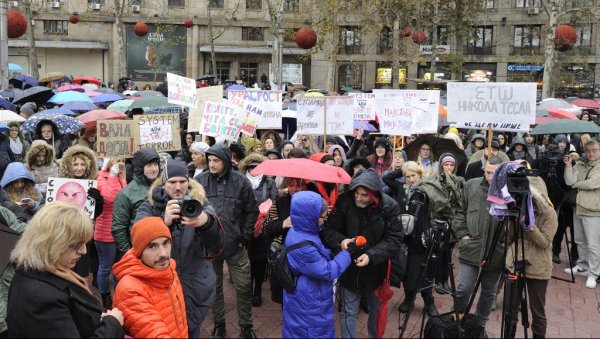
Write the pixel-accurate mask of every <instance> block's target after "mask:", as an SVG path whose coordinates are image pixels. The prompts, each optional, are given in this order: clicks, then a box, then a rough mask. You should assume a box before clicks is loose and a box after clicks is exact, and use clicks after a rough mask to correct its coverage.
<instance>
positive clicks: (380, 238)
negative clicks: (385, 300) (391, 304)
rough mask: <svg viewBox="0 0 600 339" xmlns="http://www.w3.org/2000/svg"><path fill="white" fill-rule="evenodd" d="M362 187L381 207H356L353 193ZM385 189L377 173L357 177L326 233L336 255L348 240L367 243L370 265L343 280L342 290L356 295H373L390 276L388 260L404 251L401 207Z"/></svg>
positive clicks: (347, 273)
mask: <svg viewBox="0 0 600 339" xmlns="http://www.w3.org/2000/svg"><path fill="white" fill-rule="evenodd" d="M359 186H364V187H367V188H369V189H370V190H371V191H373V192H374V193H375V194H376V195H377V196H378V198H379V204H377V206H375V207H372V206H367V207H366V208H359V207H358V206H356V202H355V201H354V193H353V191H354V190H355V189H356V188H357V187H359ZM382 186H383V185H382V183H381V179H379V176H378V175H377V173H376V172H375V171H374V170H373V169H368V170H363V171H360V172H358V173H356V174H355V175H354V178H352V181H351V182H350V186H349V191H347V192H344V193H342V194H341V195H340V197H339V198H338V200H337V202H336V203H335V207H334V209H333V212H332V213H331V214H330V215H329V218H328V219H327V222H326V223H325V228H324V230H323V239H324V240H323V241H324V242H325V244H326V245H327V247H328V248H329V249H331V250H334V251H339V250H341V248H340V243H341V242H342V240H344V239H347V238H354V237H356V236H358V235H362V236H364V237H365V238H366V239H367V244H366V245H365V251H364V253H366V254H367V255H368V256H369V265H367V266H366V267H357V266H356V265H351V266H350V267H349V268H348V269H347V270H346V271H345V272H344V274H343V275H342V277H341V278H340V283H341V284H342V286H344V288H347V289H350V290H353V291H357V290H359V289H362V288H365V289H366V291H373V290H375V289H376V288H377V287H379V286H380V285H381V283H382V282H383V280H384V278H385V274H386V272H387V261H388V259H389V258H390V257H392V255H394V254H396V252H397V251H399V250H400V246H401V243H402V241H403V237H404V234H403V232H402V222H401V219H400V218H399V215H400V207H398V204H397V203H396V201H394V199H392V198H390V197H389V196H387V195H386V194H382V193H381V189H382Z"/></svg>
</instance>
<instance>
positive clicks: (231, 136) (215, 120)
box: [200, 101, 243, 140]
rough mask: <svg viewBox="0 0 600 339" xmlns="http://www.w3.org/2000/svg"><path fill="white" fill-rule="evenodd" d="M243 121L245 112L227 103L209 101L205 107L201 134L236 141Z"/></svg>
mask: <svg viewBox="0 0 600 339" xmlns="http://www.w3.org/2000/svg"><path fill="white" fill-rule="evenodd" d="M242 121H243V111H242V110H240V109H238V108H237V107H236V106H233V105H228V104H226V103H220V102H214V101H207V102H206V104H205V105H204V114H203V116H202V124H201V125H200V134H202V135H209V136H213V137H223V138H225V139H226V140H236V139H237V137H238V133H239V131H240V125H241V124H242Z"/></svg>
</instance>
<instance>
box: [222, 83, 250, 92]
mask: <svg viewBox="0 0 600 339" xmlns="http://www.w3.org/2000/svg"><path fill="white" fill-rule="evenodd" d="M226 90H228V91H245V90H246V87H245V86H244V85H238V84H234V85H230V86H229V87H227V88H226Z"/></svg>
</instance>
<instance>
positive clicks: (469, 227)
mask: <svg viewBox="0 0 600 339" xmlns="http://www.w3.org/2000/svg"><path fill="white" fill-rule="evenodd" d="M489 187H490V186H489V184H488V182H487V181H486V180H485V177H481V178H473V179H471V180H469V181H467V182H466V183H465V186H464V194H463V197H464V204H463V208H462V210H459V212H458V213H457V215H456V217H455V218H454V220H453V221H452V229H453V230H454V233H455V234H456V237H457V238H458V239H461V240H460V250H459V254H458V259H459V260H460V261H461V262H462V263H465V264H469V265H475V266H480V263H481V260H482V259H483V258H484V257H485V255H486V254H487V252H488V249H489V248H491V247H492V246H493V247H494V252H493V255H492V258H491V261H490V263H489V266H488V268H490V269H493V270H502V269H504V230H501V231H500V236H499V238H498V241H497V242H496V244H492V238H493V237H494V232H495V231H496V229H497V228H498V227H501V226H502V225H501V223H500V222H498V221H497V220H496V219H494V217H492V216H491V215H490V212H489V211H490V202H488V201H487V193H488V188H489ZM467 235H468V236H469V237H470V239H463V237H465V236H467Z"/></svg>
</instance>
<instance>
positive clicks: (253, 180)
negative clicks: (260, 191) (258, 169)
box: [246, 172, 263, 190]
mask: <svg viewBox="0 0 600 339" xmlns="http://www.w3.org/2000/svg"><path fill="white" fill-rule="evenodd" d="M246 178H248V180H250V183H251V184H252V189H253V190H255V189H257V188H258V186H260V182H261V181H262V178H263V175H262V174H260V175H257V176H253V175H252V174H250V172H246Z"/></svg>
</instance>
